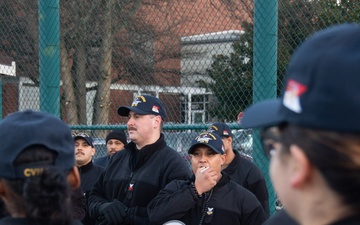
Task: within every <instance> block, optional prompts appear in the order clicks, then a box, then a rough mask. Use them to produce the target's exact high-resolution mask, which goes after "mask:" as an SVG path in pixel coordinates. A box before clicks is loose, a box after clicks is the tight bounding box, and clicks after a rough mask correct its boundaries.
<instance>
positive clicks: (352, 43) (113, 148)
mask: <svg viewBox="0 0 360 225" xmlns="http://www.w3.org/2000/svg"><path fill="white" fill-rule="evenodd" d="M359 71H360V26H359V25H358V24H343V25H337V26H334V27H330V28H327V29H325V30H322V31H319V32H316V33H315V34H314V35H312V36H311V37H309V38H308V39H307V40H306V41H305V42H304V43H303V44H302V45H301V46H300V47H299V48H298V49H297V50H296V51H295V53H294V54H293V56H292V58H291V61H290V63H289V66H288V69H287V72H286V80H285V86H284V88H283V93H282V95H281V97H280V98H278V99H270V100H265V101H263V102H259V103H256V104H254V105H252V106H250V107H249V108H247V109H246V110H245V111H244V115H243V118H242V120H241V126H242V127H243V128H251V129H259V130H260V132H259V138H260V139H261V142H262V144H263V150H264V151H265V153H266V155H267V156H268V157H269V160H270V168H269V171H270V176H271V180H272V184H273V186H274V188H275V191H276V193H277V195H278V197H279V199H280V201H281V202H282V203H283V205H284V209H282V210H280V211H279V212H277V213H275V214H274V215H271V213H272V212H270V210H269V194H268V188H267V186H266V183H265V179H264V176H263V174H262V172H261V171H260V170H259V168H258V167H257V166H256V165H255V164H254V163H252V162H251V161H249V160H248V159H244V158H242V157H241V156H240V155H239V153H238V152H237V151H235V150H234V149H233V146H232V145H233V135H232V131H231V129H230V127H229V126H228V125H227V124H226V123H224V122H215V123H213V124H212V125H210V126H209V127H208V129H207V131H205V132H200V133H199V134H198V136H197V137H196V138H194V139H193V140H191V146H190V148H189V149H187V152H188V155H189V157H190V162H191V170H189V167H188V164H187V162H186V161H185V160H184V159H183V158H182V157H181V156H180V155H179V154H178V153H177V152H176V151H175V150H173V149H172V148H170V147H169V146H168V145H167V143H166V141H165V137H164V134H163V133H162V128H163V125H164V120H165V118H166V116H167V113H166V110H165V106H164V105H163V103H162V102H161V101H160V100H159V99H158V98H156V97H154V96H150V95H141V96H138V97H136V99H134V101H133V102H132V104H131V105H130V106H121V107H120V108H119V109H118V114H119V115H120V116H123V117H127V123H126V126H127V134H126V133H125V132H124V131H119V130H116V131H112V132H110V133H108V135H107V136H106V138H105V141H106V146H107V150H108V154H107V155H106V156H105V157H102V158H99V159H96V160H94V155H95V152H96V149H95V147H94V142H93V138H92V137H91V136H90V135H89V134H88V133H86V132H73V133H72V132H71V129H70V128H69V126H68V125H67V124H65V123H64V122H63V121H61V120H60V119H58V118H57V117H55V116H52V115H50V114H48V113H44V112H36V111H32V110H25V111H19V112H15V113H12V114H10V115H8V116H7V117H5V118H4V119H3V120H2V121H1V122H0V139H1V140H2V145H1V146H0V198H1V205H0V206H1V208H0V214H1V219H0V225H3V224H4V225H6V224H28V225H36V224H50V225H51V224H53V225H55V224H56V225H75V224H84V225H92V224H99V225H105V224H109V225H116V224H119V225H146V224H149V225H150V224H159V225H162V224H187V225H193V224H212V225H220V224H232V225H262V224H264V225H275V224H278V225H297V224H299V225H355V224H356V225H357V224H360V212H359V208H360V192H359V190H360V136H359V135H360V119H359V121H358V115H359V114H360V97H359V96H360V95H359V91H360V85H359V84H360V75H359ZM357 122H359V124H357ZM16 137H20V139H17V138H16Z"/></svg>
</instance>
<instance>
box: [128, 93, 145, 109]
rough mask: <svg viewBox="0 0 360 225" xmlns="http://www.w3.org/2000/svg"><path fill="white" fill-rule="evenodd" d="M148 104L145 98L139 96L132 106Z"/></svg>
mask: <svg viewBox="0 0 360 225" xmlns="http://www.w3.org/2000/svg"><path fill="white" fill-rule="evenodd" d="M142 102H146V99H145V97H144V96H138V97H137V98H136V99H135V100H134V101H133V102H132V103H131V106H135V107H136V106H137V105H138V104H139V103H142Z"/></svg>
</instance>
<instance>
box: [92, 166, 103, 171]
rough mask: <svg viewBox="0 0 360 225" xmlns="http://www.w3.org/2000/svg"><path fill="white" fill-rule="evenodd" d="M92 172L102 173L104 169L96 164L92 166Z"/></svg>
mask: <svg viewBox="0 0 360 225" xmlns="http://www.w3.org/2000/svg"><path fill="white" fill-rule="evenodd" d="M93 170H94V171H96V172H102V171H104V167H102V166H99V165H98V164H93Z"/></svg>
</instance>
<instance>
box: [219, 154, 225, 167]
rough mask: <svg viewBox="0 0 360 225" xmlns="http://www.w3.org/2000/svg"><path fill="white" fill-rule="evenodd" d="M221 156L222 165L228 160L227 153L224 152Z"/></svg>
mask: <svg viewBox="0 0 360 225" xmlns="http://www.w3.org/2000/svg"><path fill="white" fill-rule="evenodd" d="M220 157H221V165H224V163H225V161H226V154H225V153H224V154H222V155H220Z"/></svg>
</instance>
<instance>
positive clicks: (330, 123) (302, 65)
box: [241, 24, 360, 225]
mask: <svg viewBox="0 0 360 225" xmlns="http://www.w3.org/2000/svg"><path fill="white" fill-rule="evenodd" d="M359 71H360V26H359V25H358V24H344V25H338V26H334V27H331V28H328V29H325V30H322V31H319V32H317V33H315V34H314V35H313V36H311V37H310V38H309V39H307V40H306V41H305V42H304V43H303V44H302V45H301V46H300V47H299V48H298V50H297V51H296V52H295V53H294V55H293V57H292V60H291V61H290V64H289V67H288V70H287V74H286V83H285V89H284V95H283V96H282V97H281V98H280V99H276V100H266V101H264V102H261V103H258V104H255V105H253V106H251V107H250V108H248V109H247V110H245V112H244V116H243V118H242V121H241V124H242V127H244V128H262V135H261V136H262V142H263V145H264V149H265V151H266V152H267V154H268V155H269V157H270V158H271V162H270V175H271V179H272V183H273V185H274V188H275V190H276V192H277V195H278V196H279V198H280V201H281V202H282V203H283V205H284V207H285V209H286V212H288V213H289V215H290V216H291V217H292V218H294V219H295V220H296V221H297V222H298V223H299V224H301V225H329V224H331V225H335V224H336V225H345V224H346V225H355V224H360V210H359V209H360V191H359V190H360V117H359V115H360V85H359V84H360V72H359Z"/></svg>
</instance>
